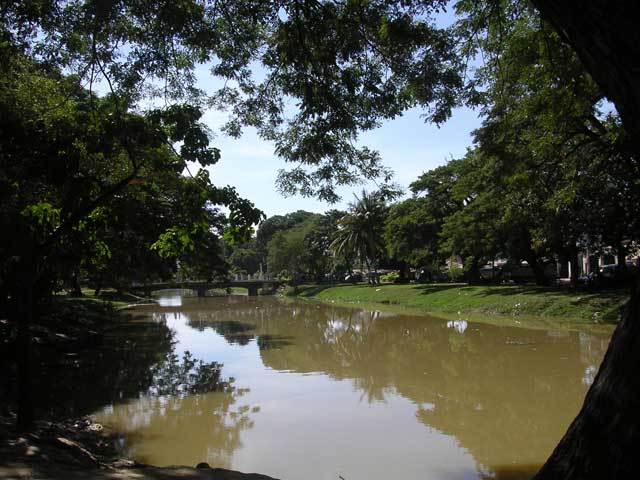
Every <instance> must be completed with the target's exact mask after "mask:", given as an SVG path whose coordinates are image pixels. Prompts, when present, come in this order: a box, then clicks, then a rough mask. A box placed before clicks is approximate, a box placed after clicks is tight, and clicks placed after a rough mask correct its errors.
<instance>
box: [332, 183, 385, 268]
mask: <svg viewBox="0 0 640 480" xmlns="http://www.w3.org/2000/svg"><path fill="white" fill-rule="evenodd" d="M387 211H388V207H387V204H386V199H385V197H384V196H383V195H381V194H380V192H374V193H367V192H366V191H364V190H363V191H362V194H361V196H360V197H358V196H355V201H354V202H352V203H350V204H349V209H348V212H347V214H346V215H344V216H343V217H342V218H341V219H340V221H339V222H338V230H337V231H336V233H335V239H334V240H333V242H332V244H331V248H332V250H333V253H334V255H335V257H337V258H344V259H345V260H346V261H347V262H348V263H349V264H351V263H352V262H355V261H356V260H359V261H360V262H361V263H364V264H365V265H366V266H367V268H368V270H369V272H370V273H371V272H373V270H375V268H376V266H377V265H378V263H379V262H380V260H381V258H382V255H383V254H384V244H383V229H384V222H385V218H386V215H387Z"/></svg>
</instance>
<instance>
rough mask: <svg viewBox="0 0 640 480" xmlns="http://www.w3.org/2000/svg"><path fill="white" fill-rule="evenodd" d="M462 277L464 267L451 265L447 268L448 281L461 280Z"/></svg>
mask: <svg viewBox="0 0 640 480" xmlns="http://www.w3.org/2000/svg"><path fill="white" fill-rule="evenodd" d="M463 278H464V269H463V268H460V267H451V268H450V269H449V281H451V282H461V281H462V279H463Z"/></svg>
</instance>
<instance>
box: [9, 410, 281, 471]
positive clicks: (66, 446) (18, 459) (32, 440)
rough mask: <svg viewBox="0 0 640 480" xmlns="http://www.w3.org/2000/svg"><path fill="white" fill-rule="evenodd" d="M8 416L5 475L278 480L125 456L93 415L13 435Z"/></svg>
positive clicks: (41, 426) (40, 424) (43, 424)
mask: <svg viewBox="0 0 640 480" xmlns="http://www.w3.org/2000/svg"><path fill="white" fill-rule="evenodd" d="M9 420H10V419H8V418H4V419H3V420H2V425H1V426H0V478H3V479H34V480H35V479H60V480H63V479H65V480H66V479H80V478H92V479H104V480H106V479H112V480H116V479H118V480H128V479H131V480H133V479H136V480H145V479H150V480H151V479H153V480H170V479H193V480H196V479H203V480H204V479H209V480H273V479H272V478H271V477H267V476H266V475H260V474H255V473H250V474H245V473H240V472H235V471H232V470H225V469H220V468H214V469H212V468H190V467H182V466H179V467H164V468H158V467H153V466H149V465H143V464H140V463H136V462H133V461H131V460H125V459H120V458H118V457H117V454H116V451H115V449H114V448H113V446H112V445H113V441H112V439H111V438H109V436H108V435H107V434H105V433H103V432H101V431H100V430H99V427H98V426H97V425H95V424H91V423H90V422H88V421H76V422H66V423H57V424H54V423H48V422H41V423H39V424H38V428H37V429H36V430H34V432H32V433H30V434H25V435H12V434H11V430H10V429H11V422H10V421H9Z"/></svg>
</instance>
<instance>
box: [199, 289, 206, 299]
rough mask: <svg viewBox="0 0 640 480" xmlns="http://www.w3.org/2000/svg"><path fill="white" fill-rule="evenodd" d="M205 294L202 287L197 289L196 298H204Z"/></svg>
mask: <svg viewBox="0 0 640 480" xmlns="http://www.w3.org/2000/svg"><path fill="white" fill-rule="evenodd" d="M206 293H207V289H206V288H204V287H200V288H198V297H205V296H206Z"/></svg>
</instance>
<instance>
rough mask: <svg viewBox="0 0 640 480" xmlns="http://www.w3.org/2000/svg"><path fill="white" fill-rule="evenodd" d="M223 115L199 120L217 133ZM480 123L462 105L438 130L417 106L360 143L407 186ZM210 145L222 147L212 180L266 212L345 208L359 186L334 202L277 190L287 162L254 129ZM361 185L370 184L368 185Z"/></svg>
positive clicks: (467, 141) (459, 148) (455, 153)
mask: <svg viewBox="0 0 640 480" xmlns="http://www.w3.org/2000/svg"><path fill="white" fill-rule="evenodd" d="M222 119H223V117H222V115H220V114H219V113H217V112H208V113H207V114H206V115H205V118H204V121H205V122H206V123H207V124H208V125H209V126H210V127H211V129H212V130H214V131H217V130H218V127H219V125H220V124H221V122H222ZM479 126H480V120H479V118H478V115H477V113H476V112H474V111H473V110H470V109H467V108H461V109H457V110H455V111H454V114H453V116H452V118H451V119H450V120H449V121H448V122H447V123H445V124H444V125H442V126H440V128H438V127H436V126H434V125H430V124H425V123H424V121H423V120H422V119H421V118H420V111H419V110H417V109H416V110H410V111H408V112H406V113H405V115H404V116H402V117H400V118H398V119H395V120H393V121H388V122H386V123H384V124H383V125H382V126H381V127H380V128H378V129H376V130H372V131H369V132H365V133H364V134H363V135H362V136H361V143H362V144H363V145H366V146H368V147H370V148H373V149H375V150H378V151H379V152H380V154H381V156H382V159H383V162H384V164H385V165H386V166H388V167H389V168H391V169H392V170H393V171H394V172H395V180H396V182H397V183H398V184H400V185H401V186H402V187H403V188H405V189H406V188H407V187H408V186H409V184H410V183H411V182H412V181H413V180H415V179H416V178H417V177H418V176H419V175H420V174H421V173H423V172H425V171H427V170H430V169H432V168H435V167H437V166H439V165H443V164H444V163H446V162H447V160H449V159H450V158H452V157H453V158H459V157H461V156H462V155H464V153H465V151H466V149H467V148H468V147H470V146H471V143H472V140H471V132H472V130H474V129H475V128H478V127H479ZM213 144H214V145H215V146H216V147H218V148H220V149H221V151H222V159H221V161H220V162H219V163H218V164H217V165H215V166H214V167H212V168H211V169H210V173H211V179H212V181H213V182H214V184H216V185H227V184H228V185H234V186H235V187H236V188H237V190H238V193H239V194H240V195H241V196H243V197H244V198H248V199H249V200H251V201H253V202H254V203H255V204H256V206H257V207H258V208H260V209H261V210H262V211H264V212H265V213H266V214H267V216H272V215H281V214H284V213H287V212H292V211H294V210H300V209H302V210H308V211H312V212H324V211H326V210H329V209H331V208H345V206H346V204H347V203H348V202H349V201H351V200H352V199H353V193H354V192H356V193H357V192H360V191H361V190H362V188H363V186H362V185H360V186H354V187H344V188H342V189H341V190H340V194H341V196H342V201H341V202H339V203H338V204H334V205H331V204H328V203H326V202H322V201H319V200H317V199H314V198H305V197H301V196H294V197H283V196H282V195H280V194H279V193H278V192H277V191H276V187H275V180H276V176H277V171H278V169H280V168H287V164H286V163H285V162H284V161H283V160H282V159H280V158H278V157H277V156H276V155H274V153H273V145H272V144H270V143H269V142H265V141H264V140H262V139H260V138H259V137H258V136H257V134H256V132H255V131H254V130H251V129H247V130H246V131H245V133H244V135H243V136H242V137H241V138H240V139H233V138H229V137H226V136H223V135H218V136H217V137H216V138H215V139H214V141H213ZM364 186H365V187H366V188H367V189H368V190H371V189H372V188H373V186H372V184H371V183H369V184H367V183H365V185H364Z"/></svg>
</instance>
